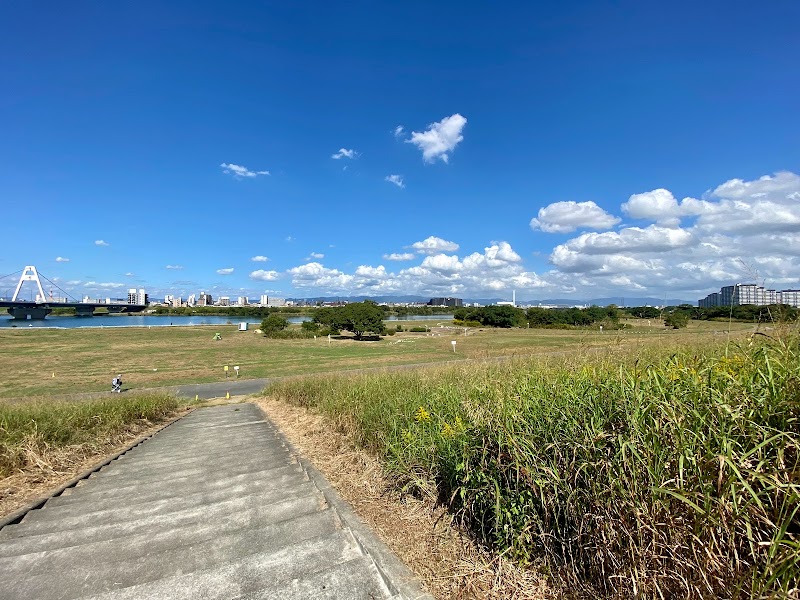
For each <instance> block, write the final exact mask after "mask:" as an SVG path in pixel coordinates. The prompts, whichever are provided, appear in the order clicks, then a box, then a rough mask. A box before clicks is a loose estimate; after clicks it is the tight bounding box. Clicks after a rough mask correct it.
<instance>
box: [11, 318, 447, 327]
mask: <svg viewBox="0 0 800 600" xmlns="http://www.w3.org/2000/svg"><path fill="white" fill-rule="evenodd" d="M452 319H453V315H406V316H403V317H396V316H391V317H386V320H387V321H450V320H452ZM286 320H287V321H289V323H302V322H303V321H310V320H311V317H287V318H286ZM238 323H249V324H251V325H253V324H255V325H258V324H260V323H261V318H260V317H239V318H236V317H227V316H222V317H219V316H191V317H189V316H183V315H181V316H177V315H162V316H155V315H101V316H97V317H59V316H52V315H51V316H49V317H47V318H46V319H38V320H30V321H23V320H18V319H12V318H11V317H10V316H4V315H0V327H25V328H28V327H31V328H34V327H60V328H65V329H75V328H79V327H169V326H170V325H172V326H173V327H187V326H192V325H236V324H238Z"/></svg>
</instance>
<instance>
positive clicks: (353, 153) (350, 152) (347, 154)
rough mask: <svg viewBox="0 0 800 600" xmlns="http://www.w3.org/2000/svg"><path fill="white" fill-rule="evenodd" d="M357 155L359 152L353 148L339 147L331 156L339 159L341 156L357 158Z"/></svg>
mask: <svg viewBox="0 0 800 600" xmlns="http://www.w3.org/2000/svg"><path fill="white" fill-rule="evenodd" d="M356 156H358V152H356V151H355V150H353V149H352V148H351V149H349V150H348V149H347V148H339V151H338V152H335V153H334V154H331V158H333V159H334V160H339V159H340V158H355V157H356Z"/></svg>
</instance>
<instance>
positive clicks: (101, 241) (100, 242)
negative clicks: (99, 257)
mask: <svg viewBox="0 0 800 600" xmlns="http://www.w3.org/2000/svg"><path fill="white" fill-rule="evenodd" d="M94 245H95V246H110V245H111V244H109V243H108V242H107V241H105V240H95V241H94Z"/></svg>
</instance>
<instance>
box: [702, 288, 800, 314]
mask: <svg viewBox="0 0 800 600" xmlns="http://www.w3.org/2000/svg"><path fill="white" fill-rule="evenodd" d="M743 304H754V305H755V306H767V305H768V304H788V305H789V306H792V307H794V308H800V290H779V291H776V290H768V289H766V288H764V287H762V286H760V285H756V284H754V283H736V284H734V285H726V286H725V287H723V288H721V289H720V290H719V291H718V292H714V293H713V294H709V295H708V296H706V297H705V298H701V299H700V300H698V301H697V306H699V307H700V308H714V307H716V306H741V305H743Z"/></svg>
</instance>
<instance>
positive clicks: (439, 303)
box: [428, 297, 464, 308]
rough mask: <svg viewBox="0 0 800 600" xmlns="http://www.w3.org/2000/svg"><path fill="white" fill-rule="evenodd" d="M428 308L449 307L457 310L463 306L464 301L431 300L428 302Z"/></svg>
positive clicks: (448, 298) (458, 299)
mask: <svg viewBox="0 0 800 600" xmlns="http://www.w3.org/2000/svg"><path fill="white" fill-rule="evenodd" d="M428 306H449V307H451V308H457V307H460V306H464V301H463V300H462V299H461V298H450V297H447V298H431V299H430V300H429V301H428Z"/></svg>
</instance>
